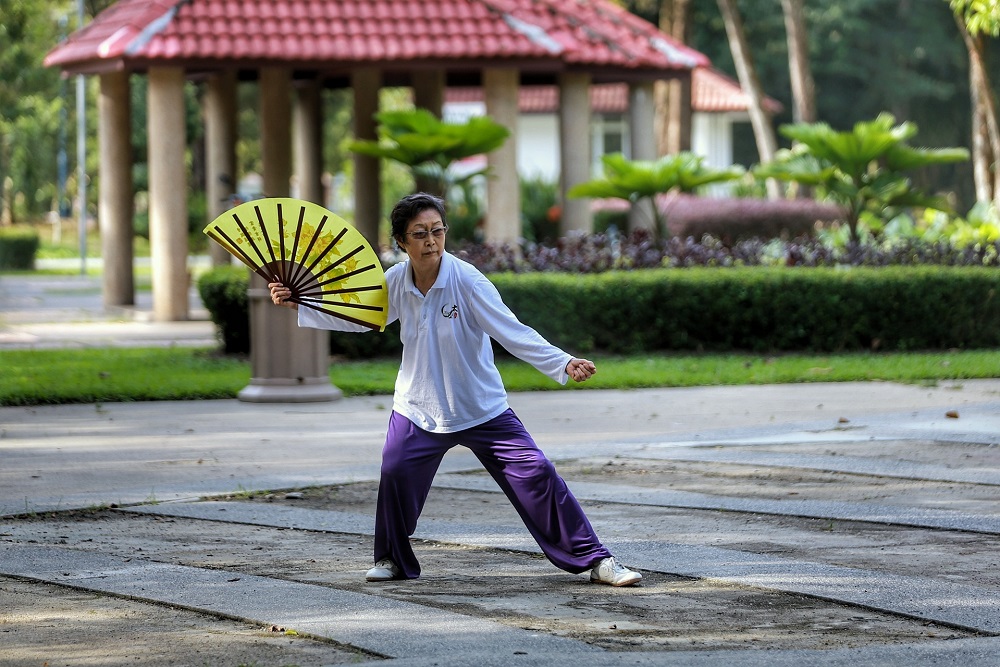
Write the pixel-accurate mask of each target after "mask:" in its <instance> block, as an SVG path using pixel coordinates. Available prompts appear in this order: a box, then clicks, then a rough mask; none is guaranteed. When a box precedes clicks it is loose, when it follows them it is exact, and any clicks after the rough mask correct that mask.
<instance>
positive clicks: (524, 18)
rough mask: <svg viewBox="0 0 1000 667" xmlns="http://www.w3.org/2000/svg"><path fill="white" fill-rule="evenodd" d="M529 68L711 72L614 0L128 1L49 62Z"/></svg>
mask: <svg viewBox="0 0 1000 667" xmlns="http://www.w3.org/2000/svg"><path fill="white" fill-rule="evenodd" d="M458 60H477V61H482V60H489V61H494V60H512V61H517V60H522V61H523V60H531V61H542V62H549V63H550V64H553V65H559V66H560V67H562V68H565V66H566V65H570V66H576V67H584V68H605V67H606V68H615V69H618V70H631V71H638V72H644V71H645V72H663V71H671V70H688V69H691V68H692V67H694V66H698V65H706V64H707V63H708V59H707V58H706V57H705V56H704V55H703V54H701V53H698V52H697V51H695V50H693V49H690V48H688V47H686V46H683V45H681V44H679V43H677V42H675V41H673V40H672V39H671V38H670V37H668V36H667V35H665V34H663V33H661V32H660V31H659V30H657V29H656V27H655V26H653V25H652V24H650V23H648V22H646V21H644V20H642V19H640V18H639V17H637V16H635V15H633V14H631V13H629V12H627V11H625V10H624V9H622V8H620V7H618V6H616V5H614V4H612V3H611V2H610V0H119V2H117V3H116V4H114V5H112V6H111V7H110V8H108V9H107V10H106V11H104V12H102V13H101V14H99V15H98V16H97V17H96V18H95V19H94V20H93V21H92V22H91V23H90V24H88V25H87V26H85V27H84V28H83V29H81V30H79V31H77V32H75V33H73V34H72V35H70V37H69V38H68V39H67V40H66V41H65V42H63V43H62V44H60V45H59V46H57V47H56V48H55V49H53V50H52V51H51V52H50V53H49V54H48V56H47V57H46V59H45V64H46V65H48V66H53V67H62V68H64V69H67V70H74V71H82V72H92V71H101V70H105V69H110V68H135V69H139V68H142V67H145V66H148V65H149V64H150V63H151V62H156V63H159V64H163V65H171V64H176V65H178V66H206V65H210V64H216V65H217V64H219V63H220V62H225V63H227V64H233V63H240V62H243V63H246V64H250V65H253V64H260V63H263V62H269V63H287V64H290V65H297V66H301V67H313V68H317V69H320V68H327V67H330V66H331V65H336V66H341V67H344V66H346V65H351V64H357V63H368V64H377V63H386V62H390V61H391V62H395V63H399V62H401V61H402V62H409V63H410V64H415V65H419V64H428V63H435V64H439V65H440V64H441V63H443V62H453V61H458Z"/></svg>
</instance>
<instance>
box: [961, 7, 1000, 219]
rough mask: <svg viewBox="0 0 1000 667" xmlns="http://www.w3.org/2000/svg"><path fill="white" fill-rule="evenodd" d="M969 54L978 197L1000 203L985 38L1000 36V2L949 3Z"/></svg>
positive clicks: (996, 125) (999, 133)
mask: <svg viewBox="0 0 1000 667" xmlns="http://www.w3.org/2000/svg"><path fill="white" fill-rule="evenodd" d="M948 2H949V5H950V7H951V9H952V11H954V12H955V22H956V24H957V25H958V30H959V34H961V35H962V41H963V43H964V44H965V48H966V51H967V52H968V54H969V88H970V93H971V98H972V161H973V175H974V178H975V183H976V198H977V199H978V200H979V201H993V202H996V203H997V204H1000V171H997V170H996V168H995V164H996V162H997V161H998V160H1000V120H998V118H997V102H996V96H995V95H994V93H993V87H992V84H991V80H990V79H991V77H990V67H989V61H988V58H987V57H986V43H985V37H986V36H991V37H997V36H998V35H1000V1H998V0H948Z"/></svg>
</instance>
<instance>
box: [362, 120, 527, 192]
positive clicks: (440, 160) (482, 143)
mask: <svg viewBox="0 0 1000 667" xmlns="http://www.w3.org/2000/svg"><path fill="white" fill-rule="evenodd" d="M375 117H376V119H377V120H378V122H379V135H380V136H381V139H380V140H379V141H352V142H351V143H350V144H348V149H349V150H351V151H353V152H355V153H361V154H362V155H368V156H372V157H378V158H387V159H390V160H395V161H396V162H400V163H402V164H405V165H406V166H408V167H410V169H412V170H413V175H414V176H415V177H417V178H421V179H425V180H427V181H429V182H430V183H432V184H433V185H432V187H431V189H432V190H434V191H435V192H434V194H438V195H441V196H447V194H448V192H449V190H450V189H451V187H452V186H454V185H459V184H460V183H463V182H465V181H468V180H469V179H471V178H473V177H474V176H479V175H482V174H484V173H486V171H487V169H485V168H484V169H480V170H478V171H474V172H471V173H468V174H465V175H463V176H461V177H455V176H454V175H453V174H451V173H450V172H449V167H450V166H451V165H452V164H453V163H455V162H456V161H458V160H461V159H463V158H467V157H472V156H473V155H482V154H483V153H489V152H490V151H492V150H496V149H497V148H499V147H500V146H501V145H503V142H504V141H506V140H507V137H508V136H509V135H510V131H509V130H508V129H507V128H505V127H504V126H503V125H500V124H499V123H497V122H495V121H494V120H493V119H491V118H489V117H486V116H474V117H472V118H470V119H469V120H468V121H467V122H465V123H448V122H445V121H442V120H439V119H438V118H437V117H436V116H435V115H434V114H433V113H431V112H430V111H428V110H426V109H413V110H408V111H383V112H382V113H379V114H376V116H375Z"/></svg>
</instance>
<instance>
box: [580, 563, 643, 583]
mask: <svg viewBox="0 0 1000 667" xmlns="http://www.w3.org/2000/svg"><path fill="white" fill-rule="evenodd" d="M590 581H591V582H592V583H595V584H608V585H610V586H631V585H632V584H637V583H639V582H640V581H642V575H641V574H639V573H638V572H635V571H633V570H630V569H628V568H627V567H625V566H624V565H622V564H621V563H619V562H618V559H617V558H615V557H614V556H612V557H611V558H605V559H604V560H602V561H601V562H600V563H598V564H597V567H595V568H594V569H593V570H591V571H590Z"/></svg>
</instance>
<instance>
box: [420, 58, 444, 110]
mask: <svg viewBox="0 0 1000 667" xmlns="http://www.w3.org/2000/svg"><path fill="white" fill-rule="evenodd" d="M444 88H445V76H444V70H441V69H433V70H423V71H420V72H414V73H413V103H414V105H415V106H416V107H417V108H418V109H427V110H428V111H430V112H431V113H432V114H434V115H435V116H437V117H438V118H440V117H441V110H442V109H443V108H444Z"/></svg>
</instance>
